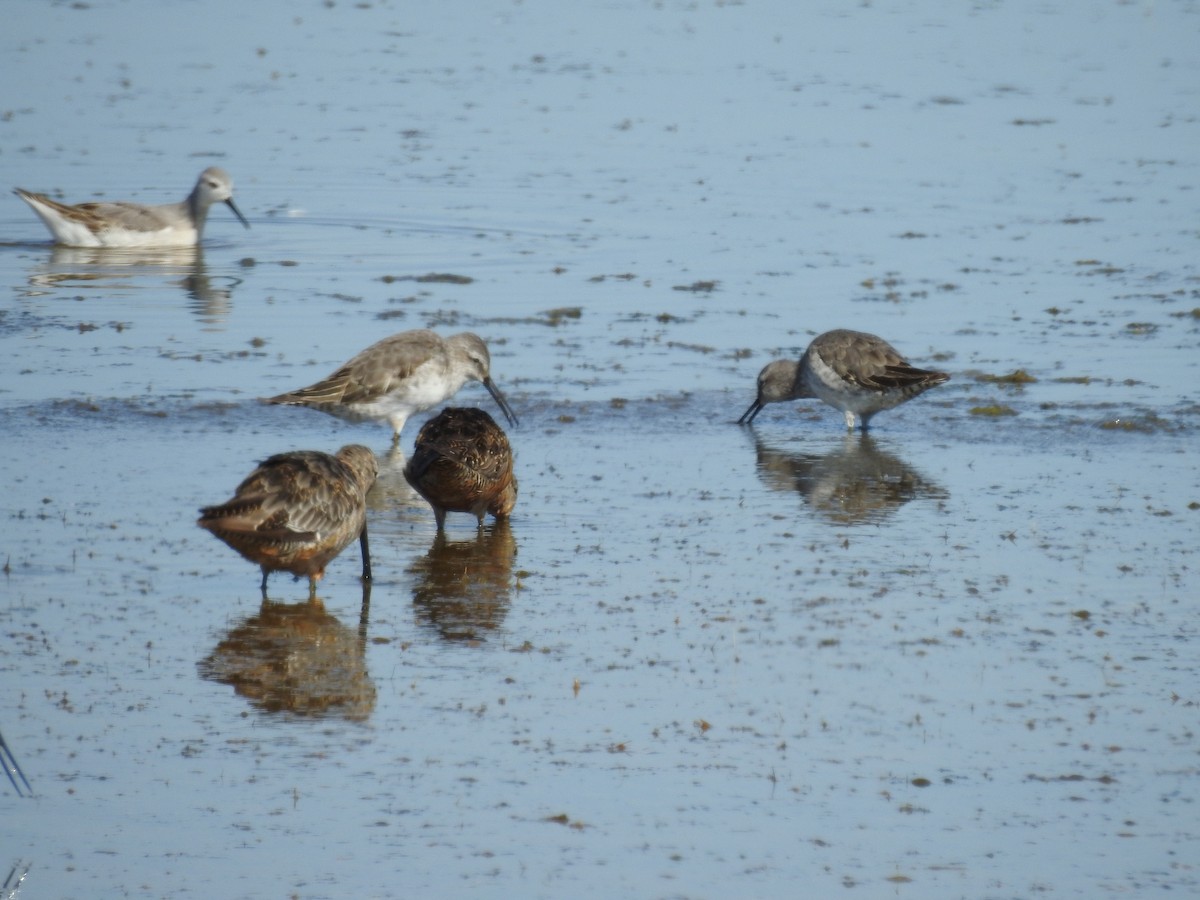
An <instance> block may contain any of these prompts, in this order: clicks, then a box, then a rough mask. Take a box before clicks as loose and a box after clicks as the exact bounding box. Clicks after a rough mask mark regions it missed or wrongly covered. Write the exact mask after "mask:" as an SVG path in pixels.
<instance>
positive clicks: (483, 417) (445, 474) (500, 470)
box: [404, 407, 517, 531]
mask: <svg viewBox="0 0 1200 900" xmlns="http://www.w3.org/2000/svg"><path fill="white" fill-rule="evenodd" d="M404 477H405V479H406V480H407V481H408V483H409V484H411V485H412V486H413V490H415V491H416V492H417V493H418V494H420V495H421V496H422V497H424V498H425V499H426V500H427V501H428V502H429V505H430V506H432V507H433V516H434V518H435V519H436V520H437V529H438V531H442V530H443V529H444V528H445V525H446V513H447V512H469V513H473V514H474V515H475V517H476V518H477V519H478V520H479V527H481V528H482V527H483V517H484V514H485V513H491V514H492V516H493V517H494V518H497V519H504V518H507V517H508V515H509V514H510V513H511V512H512V511H513V507H514V506H516V503H517V479H516V477H515V476H514V475H513V453H512V447H510V446H509V443H508V438H507V437H506V436H505V434H504V432H503V431H502V430H501V428H500V426H499V425H497V424H496V422H495V421H494V420H493V419H492V417H491V416H489V415H488V414H487V413H486V412H484V411H483V410H482V409H467V408H457V407H448V408H446V409H444V410H442V411H441V412H440V413H438V414H437V415H436V416H434V417H433V418H432V419H430V420H429V421H428V422H426V423H425V424H424V425H422V426H421V430H420V431H419V432H417V442H416V447H415V448H414V450H413V455H412V458H411V459H410V460H409V461H408V465H406V466H405V467H404Z"/></svg>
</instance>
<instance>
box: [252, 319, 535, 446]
mask: <svg viewBox="0 0 1200 900" xmlns="http://www.w3.org/2000/svg"><path fill="white" fill-rule="evenodd" d="M490 373H491V356H490V355H489V354H488V348H487V344H485V343H484V342H483V339H482V338H480V337H479V336H478V335H476V334H471V332H469V331H464V332H462V333H461V334H453V335H451V336H450V337H448V338H443V337H441V336H440V335H438V334H435V333H434V332H432V331H427V330H425V329H417V330H414V331H402V332H400V333H399V334H393V335H392V336H391V337H386V338H384V339H383V340H382V341H379V342H378V343H375V344H372V345H371V346H370V347H368V348H367V349H366V350H364V351H362V352H361V353H359V354H358V355H357V356H356V357H354V358H353V359H352V360H350V361H349V362H348V363H346V364H345V365H344V366H342V367H341V368H340V369H338V370H337V371H336V372H334V373H333V374H332V375H330V376H329V377H328V378H325V379H323V380H321V381H318V382H317V383H316V384H314V385H311V386H310V387H306V388H301V389H300V390H297V391H290V392H289V393H286V394H280V395H279V396H277V397H269V398H267V400H266V402H267V403H281V404H285V405H289V406H310V407H312V408H313V409H319V410H321V411H322V412H327V413H330V414H331V415H335V416H338V417H340V418H344V419H351V420H361V419H384V420H387V421H388V422H390V423H391V425H392V432H393V434H392V443H393V444H394V443H397V442H399V440H400V431H401V429H402V428H404V423H405V422H406V421H408V417H409V416H411V415H413V414H414V413H418V412H422V411H424V410H427V409H430V408H432V407H434V406H437V405H438V404H439V403H442V402H443V401H445V400H449V399H450V398H451V397H453V396H454V395H455V394H456V393H458V390H459V388H461V387H462V386H463V385H464V384H466V383H467V382H468V381H478V382H481V383H482V384H483V386H484V387H485V388H487V389H488V393H490V394H491V395H492V397H493V398H494V399H495V401H496V403H497V404H499V406H500V410H501V411H502V412H503V413H504V415H505V417H506V418H507V419H508V421H509V424H511V425H516V424H517V417H516V416H515V415H513V411H512V409H511V408H510V407H509V405H508V401H507V400H505V399H504V395H503V394H501V393H500V389H499V388H498V387H496V383H495V382H494V381H492V376H491V374H490Z"/></svg>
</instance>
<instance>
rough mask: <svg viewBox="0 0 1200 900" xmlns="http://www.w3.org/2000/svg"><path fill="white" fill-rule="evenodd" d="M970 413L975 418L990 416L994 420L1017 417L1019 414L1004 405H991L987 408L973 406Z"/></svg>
mask: <svg viewBox="0 0 1200 900" xmlns="http://www.w3.org/2000/svg"><path fill="white" fill-rule="evenodd" d="M970 412H971V415H973V416H990V417H992V418H1000V417H1002V416H1015V415H1016V414H1017V411H1016V410H1015V409H1013V408H1012V407H1011V406H1007V405H1005V404H1003V403H991V404H988V405H987V406H972V407H971V410H970Z"/></svg>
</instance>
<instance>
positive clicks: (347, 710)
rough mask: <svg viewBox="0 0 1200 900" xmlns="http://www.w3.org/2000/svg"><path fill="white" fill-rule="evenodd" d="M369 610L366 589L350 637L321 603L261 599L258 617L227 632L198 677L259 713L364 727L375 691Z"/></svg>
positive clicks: (373, 704) (368, 589)
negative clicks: (226, 689)
mask: <svg viewBox="0 0 1200 900" xmlns="http://www.w3.org/2000/svg"><path fill="white" fill-rule="evenodd" d="M370 603H371V586H370V584H365V585H363V599H362V614H361V617H360V620H359V627H358V630H357V631H355V630H352V629H350V628H347V627H346V626H345V625H343V624H342V623H341V622H340V621H338V619H337V618H336V617H334V616H332V615H330V614H329V613H328V612H326V611H325V605H324V604H323V603H322V602H321V601H320V600H317V599H313V600H307V601H305V602H303V603H277V602H275V601H273V600H266V599H264V600H263V602H262V606H261V607H260V608H259V610H258V613H257V614H256V615H253V616H250V617H249V618H247V619H246V620H245V621H243V622H242V623H240V624H239V625H237V626H236V627H235V628H232V629H231V630H230V631H229V633H228V634H227V635H226V636H225V637H224V639H222V640H221V642H220V643H219V644H217V646H216V648H215V649H214V650H213V652H212V653H210V654H209V655H208V656H207V657H206V658H205V659H203V660H201V661H200V663H199V666H198V668H199V670H200V675H201V677H203V678H207V679H209V680H211V681H219V682H221V683H222V684H228V685H232V687H233V689H234V690H235V691H237V693H238V694H240V695H241V696H243V697H245V698H246V699H248V700H249V701H250V703H251V705H252V706H254V707H256V708H257V709H260V710H262V711H264V712H269V713H277V712H288V713H293V714H295V715H299V716H340V717H342V718H344V719H349V720H351V721H363V720H365V719H367V717H369V716H370V715H371V713H372V712H373V711H374V709H375V683H374V682H373V681H372V680H371V677H370V675H369V674H368V673H367V666H366V637H367V614H368V610H369V608H370Z"/></svg>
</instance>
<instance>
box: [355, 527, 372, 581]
mask: <svg viewBox="0 0 1200 900" xmlns="http://www.w3.org/2000/svg"><path fill="white" fill-rule="evenodd" d="M358 549H359V550H360V551H361V552H362V564H363V570H362V580H363V583H364V584H369V583H370V581H371V550H370V548H369V547H368V546H367V523H366V522H365V521H364V522H363V527H362V532H361V533H360V534H359V535H358Z"/></svg>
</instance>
